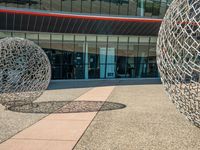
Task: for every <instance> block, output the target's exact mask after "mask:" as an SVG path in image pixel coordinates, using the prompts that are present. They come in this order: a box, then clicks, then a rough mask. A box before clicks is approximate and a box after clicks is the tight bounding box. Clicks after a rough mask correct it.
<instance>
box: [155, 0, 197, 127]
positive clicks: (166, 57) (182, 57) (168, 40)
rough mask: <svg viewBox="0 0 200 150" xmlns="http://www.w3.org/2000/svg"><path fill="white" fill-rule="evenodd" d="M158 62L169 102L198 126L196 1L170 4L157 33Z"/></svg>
mask: <svg viewBox="0 0 200 150" xmlns="http://www.w3.org/2000/svg"><path fill="white" fill-rule="evenodd" d="M157 64H158V68H159V72H160V76H161V80H162V82H163V84H164V87H165V89H166V91H167V93H168V94H169V97H170V99H171V100H172V102H174V103H175V104H176V106H177V108H178V109H179V110H180V112H181V113H183V114H185V115H186V117H187V118H188V119H189V120H190V121H191V122H192V123H194V124H195V125H196V126H198V127H200V3H199V0H174V1H173V2H172V3H171V5H170V7H169V9H168V10H167V13H166V15H165V17H164V20H163V22H162V25H161V28H160V32H159V36H158V41H157Z"/></svg>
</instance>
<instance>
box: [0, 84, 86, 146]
mask: <svg viewBox="0 0 200 150" xmlns="http://www.w3.org/2000/svg"><path fill="white" fill-rule="evenodd" d="M59 84H60V83H53V84H50V87H49V90H47V91H45V92H44V94H43V95H42V96H41V97H40V98H39V99H38V100H37V101H36V102H46V101H54V102H56V101H72V100H74V99H76V98H78V97H79V96H80V95H82V94H84V93H85V92H87V91H88V90H90V88H74V89H68V88H67V87H68V86H65V88H64V89H54V86H58V87H59ZM57 104H58V103H57ZM59 104H61V103H59ZM48 106H49V107H51V105H48ZM54 106H55V105H54ZM61 106H62V105H61ZM45 109H46V108H45ZM47 115H48V113H20V112H13V111H9V110H5V109H4V107H3V106H2V105H1V104H0V143H1V142H3V141H5V140H7V139H8V138H10V137H12V136H13V135H15V134H16V133H18V132H20V131H21V130H23V129H25V128H27V127H29V126H30V125H32V124H34V123H36V122H37V121H38V120H40V119H42V118H43V117H45V116H47Z"/></svg>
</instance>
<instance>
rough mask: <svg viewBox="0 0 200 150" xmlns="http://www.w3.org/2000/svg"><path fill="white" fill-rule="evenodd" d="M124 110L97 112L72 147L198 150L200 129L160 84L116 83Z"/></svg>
mask: <svg viewBox="0 0 200 150" xmlns="http://www.w3.org/2000/svg"><path fill="white" fill-rule="evenodd" d="M108 101H109V102H117V103H121V104H124V105H126V107H125V108H124V109H118V110H112V111H101V112H99V113H98V114H97V116H96V117H95V119H94V120H93V122H92V123H91V124H90V126H89V128H88V129H87V130H86V132H85V133H84V135H83V136H82V138H81V139H80V141H79V142H78V143H77V145H76V146H75V148H74V150H178V149H180V150H199V149H200V129H199V128H197V127H195V126H193V125H192V124H191V123H190V122H188V121H187V120H186V119H185V117H184V115H182V114H180V113H179V112H178V111H177V110H176V108H175V106H174V105H173V104H172V103H171V102H170V101H169V100H168V97H167V96H166V94H165V92H164V90H163V87H162V85H160V84H157V85H131V86H117V87H116V88H115V89H114V91H113V93H112V94H111V96H110V97H109V99H108Z"/></svg>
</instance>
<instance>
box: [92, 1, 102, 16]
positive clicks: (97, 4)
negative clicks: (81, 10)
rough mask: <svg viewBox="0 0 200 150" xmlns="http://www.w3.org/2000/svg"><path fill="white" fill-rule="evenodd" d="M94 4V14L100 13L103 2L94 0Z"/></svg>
mask: <svg viewBox="0 0 200 150" xmlns="http://www.w3.org/2000/svg"><path fill="white" fill-rule="evenodd" d="M91 3H92V13H97V14H99V13H100V6H101V0H94V1H91Z"/></svg>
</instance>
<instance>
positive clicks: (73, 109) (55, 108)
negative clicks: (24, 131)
mask: <svg viewBox="0 0 200 150" xmlns="http://www.w3.org/2000/svg"><path fill="white" fill-rule="evenodd" d="M125 107H126V105H124V104H121V103H115V102H105V101H47V102H34V103H32V104H24V105H16V106H14V105H13V106H10V107H8V110H10V111H14V112H21V113H45V114H51V113H81V112H97V111H111V110H118V109H123V108H125Z"/></svg>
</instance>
